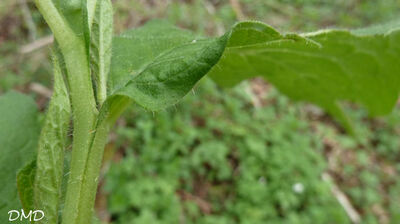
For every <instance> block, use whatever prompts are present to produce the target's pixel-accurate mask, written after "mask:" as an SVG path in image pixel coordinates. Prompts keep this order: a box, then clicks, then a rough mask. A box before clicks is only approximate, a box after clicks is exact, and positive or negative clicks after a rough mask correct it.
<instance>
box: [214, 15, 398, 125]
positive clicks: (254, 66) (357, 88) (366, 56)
mask: <svg viewBox="0 0 400 224" xmlns="http://www.w3.org/2000/svg"><path fill="white" fill-rule="evenodd" d="M359 33H360V32H355V33H352V32H349V31H344V30H328V31H320V32H316V33H309V34H303V35H295V34H287V35H282V34H280V33H278V32H277V31H275V30H274V29H273V28H271V27H269V26H267V25H265V24H262V23H255V22H243V23H239V24H237V25H236V26H235V27H234V28H233V30H232V33H231V38H230V40H229V43H228V45H227V47H226V49H225V52H224V54H223V57H222V59H221V60H220V61H219V62H218V63H217V65H216V66H215V67H214V68H213V69H212V71H211V72H210V73H209V75H210V76H211V77H213V79H214V80H215V81H217V82H218V83H219V84H221V85H223V86H232V85H235V84H237V83H238V82H240V81H242V80H244V79H248V78H251V77H255V76H262V77H263V78H265V79H266V80H268V81H269V82H271V83H272V84H274V85H275V86H276V87H277V88H278V89H279V90H280V91H281V92H282V93H284V94H286V95H288V96H289V97H291V98H292V99H295V100H306V101H309V102H312V103H315V104H317V105H319V106H320V107H322V108H324V109H325V110H327V111H328V112H330V113H332V114H334V115H336V116H337V117H338V118H341V116H342V115H341V108H340V104H339V103H340V102H341V101H343V100H351V101H354V102H359V103H361V104H363V105H364V106H365V107H366V108H367V109H368V110H369V111H370V113H371V115H383V114H387V113H389V112H390V111H391V110H392V108H393V106H394V105H395V103H396V101H397V98H398V92H399V89H400V63H398V62H399V60H400V51H399V47H400V42H399V41H400V32H399V31H398V30H397V31H395V30H393V31H391V32H389V33H382V34H379V33H377V34H373V35H361V34H359ZM364 33H368V32H366V31H364ZM342 121H344V120H343V117H342Z"/></svg>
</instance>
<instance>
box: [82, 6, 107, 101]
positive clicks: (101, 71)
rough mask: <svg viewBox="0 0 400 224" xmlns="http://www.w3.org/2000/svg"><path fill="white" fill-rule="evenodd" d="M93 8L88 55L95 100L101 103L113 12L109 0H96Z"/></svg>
mask: <svg viewBox="0 0 400 224" xmlns="http://www.w3.org/2000/svg"><path fill="white" fill-rule="evenodd" d="M92 1H93V0H92ZM88 2H89V1H88ZM95 8H96V9H95V12H94V13H95V14H94V18H93V23H92V25H91V33H90V37H91V45H90V56H91V66H92V71H93V76H94V77H95V81H96V86H97V100H98V102H99V103H103V101H104V100H105V99H106V97H107V76H108V73H109V72H110V64H111V45H112V32H113V30H112V27H113V12H112V5H111V1H110V0H102V1H98V3H97V4H96V7H95Z"/></svg>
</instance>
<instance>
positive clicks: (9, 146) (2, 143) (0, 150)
mask: <svg viewBox="0 0 400 224" xmlns="http://www.w3.org/2000/svg"><path fill="white" fill-rule="evenodd" d="M0 114H1V116H0V179H1V185H0V197H1V200H0V220H3V221H2V222H6V221H4V220H8V211H10V210H13V209H15V210H20V209H21V208H22V206H21V203H20V201H19V199H18V193H17V186H16V180H17V177H16V176H17V171H18V170H20V169H21V168H22V167H23V166H24V165H25V164H27V163H28V162H30V161H31V160H32V159H33V156H34V154H35V151H36V147H37V141H38V136H39V132H40V125H39V123H38V111H37V107H36V104H35V102H34V101H33V99H32V98H31V97H28V96H25V95H23V94H20V93H16V92H10V93H7V94H5V95H3V96H1V97H0Z"/></svg>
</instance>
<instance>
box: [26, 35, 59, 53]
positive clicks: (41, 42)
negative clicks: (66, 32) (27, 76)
mask: <svg viewBox="0 0 400 224" xmlns="http://www.w3.org/2000/svg"><path fill="white" fill-rule="evenodd" d="M53 41H54V37H53V35H50V36H47V37H43V38H40V39H38V40H35V41H33V42H32V43H29V44H27V45H24V46H22V47H21V48H20V49H19V53H20V54H28V53H31V52H32V51H35V50H37V49H40V48H42V47H45V46H47V45H49V44H51V43H53Z"/></svg>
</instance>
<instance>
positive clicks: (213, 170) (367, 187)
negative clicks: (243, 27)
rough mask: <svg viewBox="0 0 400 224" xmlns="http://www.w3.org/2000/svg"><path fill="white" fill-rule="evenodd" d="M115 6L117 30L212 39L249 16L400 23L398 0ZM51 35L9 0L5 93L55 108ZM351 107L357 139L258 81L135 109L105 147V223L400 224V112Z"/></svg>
mask: <svg viewBox="0 0 400 224" xmlns="http://www.w3.org/2000/svg"><path fill="white" fill-rule="evenodd" d="M114 9H115V27H116V28H115V29H116V30H115V32H116V33H119V32H120V31H121V30H123V29H124V28H126V27H136V26H140V25H142V24H143V23H145V22H146V21H148V20H151V19H154V18H163V19H167V20H169V21H170V22H172V23H174V24H178V25H179V26H181V27H184V28H188V29H191V30H194V31H195V32H197V33H199V34H203V35H211V34H222V33H223V32H224V31H225V30H226V29H228V28H229V27H230V26H231V25H233V24H234V23H235V21H237V20H243V19H257V20H262V21H264V22H266V23H269V24H271V25H273V26H274V27H276V28H278V29H279V30H281V31H294V32H295V31H299V30H302V31H311V30H314V29H316V28H328V27H360V26H365V25H369V24H372V23H379V22H384V21H388V20H391V19H393V18H397V16H399V14H400V10H399V9H400V1H398V0H384V1H379V0H364V1H360V0H336V1H324V0H268V1H264V0H241V1H238V0H236V1H234V0H230V1H229V0H186V1H184V0H181V1H178V0H165V1H144V0H116V1H114ZM49 34H50V31H49V29H48V28H47V27H46V25H45V23H44V21H43V19H42V18H41V17H40V15H39V13H38V11H37V10H36V9H35V8H34V6H33V4H32V2H30V1H29V0H18V1H15V0H3V1H1V2H0V93H4V92H6V91H7V90H10V89H14V90H17V91H21V92H25V93H28V94H31V95H33V96H34V97H35V99H36V102H37V104H38V106H39V107H40V108H41V110H45V109H46V106H47V105H46V103H47V100H48V97H49V95H50V94H51V91H50V90H49V89H50V88H51V84H52V80H51V78H50V77H52V76H51V65H50V62H49V60H48V57H49V56H48V53H49V48H48V47H46V46H47V45H46V44H48V43H50V42H51V38H49V36H48V35H49ZM40 46H44V47H40ZM38 83H42V84H38ZM43 84H44V85H43ZM348 110H349V111H350V112H351V115H352V116H353V117H354V120H355V121H356V130H357V133H358V137H357V138H352V137H350V136H348V135H346V134H345V133H344V132H343V130H342V128H341V127H340V126H338V125H337V124H336V123H335V121H333V120H332V119H331V118H330V117H329V116H327V115H326V114H324V113H323V112H322V111H320V110H319V109H318V108H315V107H313V106H311V105H308V104H306V103H293V102H291V101H289V100H288V99H287V98H285V97H284V96H282V95H280V94H279V92H277V91H276V90H275V89H274V88H273V87H271V86H270V85H268V83H265V82H263V81H261V80H259V79H255V80H252V81H249V82H245V83H242V84H241V85H239V86H237V87H236V88H234V89H231V90H223V89H220V88H219V87H217V86H216V85H215V84H214V83H213V82H212V81H210V80H208V79H207V78H205V79H203V80H202V81H201V83H200V84H199V85H198V86H197V87H196V88H195V89H194V91H193V93H191V94H189V95H188V96H187V97H186V98H185V99H184V100H183V102H181V103H180V104H178V105H177V107H175V108H169V109H167V110H165V111H161V112H157V113H155V114H153V113H151V112H148V111H144V110H142V109H140V108H138V107H135V106H133V107H131V108H130V109H129V110H128V112H126V114H125V116H124V119H121V120H119V122H118V125H117V127H116V128H115V131H114V134H113V135H112V136H111V141H110V143H109V144H108V146H107V149H106V154H105V159H104V167H103V174H104V175H103V176H102V177H103V180H102V183H101V187H100V189H99V191H100V194H99V196H98V198H97V203H96V207H97V211H98V216H99V219H100V220H101V221H102V222H113V223H135V224H136V223H138V224H141V223H142V224H148V223H154V224H157V223H163V224H164V223H166V224H169V223H171V224H175V223H196V224H197V223H199V224H200V223H201V224H203V223H204V224H206V223H212V224H213V223H218V224H219V223H221V224H224V223H227V224H231V223H244V224H247V223H248V224H257V223H351V222H352V220H353V222H354V221H355V222H357V218H354V217H352V218H351V217H350V216H351V214H353V215H355V216H357V215H358V216H359V217H360V220H361V221H360V223H399V222H400V178H399V172H400V165H399V164H400V163H399V162H400V139H399V137H398V136H399V134H400V110H399V109H398V108H396V109H395V111H394V112H393V114H392V115H390V116H388V117H385V118H376V119H370V118H368V115H367V114H366V112H365V111H363V110H362V109H360V108H357V107H355V106H354V105H350V104H349V105H348ZM341 195H342V196H344V197H345V198H346V199H347V200H346V201H347V202H348V203H347V205H348V206H350V207H352V208H354V211H353V213H352V212H350V213H349V210H348V209H347V210H346V209H345V207H346V206H345V205H343V203H340V202H339V200H340V198H341V197H340V196H341ZM345 204H346V203H345ZM349 215H350V216H349Z"/></svg>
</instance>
